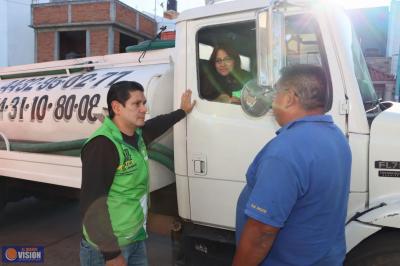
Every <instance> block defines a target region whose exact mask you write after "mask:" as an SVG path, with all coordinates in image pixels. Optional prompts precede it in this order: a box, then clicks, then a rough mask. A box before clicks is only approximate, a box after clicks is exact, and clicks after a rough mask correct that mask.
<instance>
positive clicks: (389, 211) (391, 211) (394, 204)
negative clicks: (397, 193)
mask: <svg viewBox="0 0 400 266" xmlns="http://www.w3.org/2000/svg"><path fill="white" fill-rule="evenodd" d="M357 220H358V221H360V222H362V223H367V224H370V225H377V226H382V227H391V228H400V200H399V199H397V200H396V201H386V202H383V204H381V207H380V208H376V209H374V210H371V211H370V212H367V213H365V214H364V215H362V216H360V217H358V218H357Z"/></svg>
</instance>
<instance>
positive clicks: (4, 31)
mask: <svg viewBox="0 0 400 266" xmlns="http://www.w3.org/2000/svg"><path fill="white" fill-rule="evenodd" d="M7 24H8V23H7V2H6V0H0V36H2V37H1V38H0V67H2V66H8V56H7V51H8V49H7V43H8V28H7V27H8V25H7Z"/></svg>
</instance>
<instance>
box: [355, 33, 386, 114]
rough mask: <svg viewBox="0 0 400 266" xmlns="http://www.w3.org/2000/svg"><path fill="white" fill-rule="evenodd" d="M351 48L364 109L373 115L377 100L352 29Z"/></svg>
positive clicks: (377, 109)
mask: <svg viewBox="0 0 400 266" xmlns="http://www.w3.org/2000/svg"><path fill="white" fill-rule="evenodd" d="M351 50H352V53H353V63H354V64H353V67H354V73H355V75H356V78H357V82H358V87H359V88H360V92H361V97H362V100H363V104H364V108H365V111H366V112H367V114H372V115H373V116H374V115H376V114H378V113H379V112H380V110H379V100H378V96H377V95H376V92H375V89H374V85H373V84H372V80H371V77H370V75H369V72H368V67H367V63H366V62H365V59H364V55H363V53H362V50H361V47H360V44H359V42H358V40H357V36H356V34H355V31H354V29H353V31H352V44H351Z"/></svg>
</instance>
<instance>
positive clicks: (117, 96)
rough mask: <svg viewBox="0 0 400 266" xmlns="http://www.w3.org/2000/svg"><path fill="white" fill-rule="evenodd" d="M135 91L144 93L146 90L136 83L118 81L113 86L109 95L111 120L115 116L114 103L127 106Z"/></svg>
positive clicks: (108, 105)
mask: <svg viewBox="0 0 400 266" xmlns="http://www.w3.org/2000/svg"><path fill="white" fill-rule="evenodd" d="M133 91H142V92H143V91H144V89H143V86H142V85H141V84H140V83H138V82H135V81H118V82H116V83H114V84H113V85H111V87H110V89H109V90H108V93H107V108H108V115H109V116H110V118H111V119H112V118H113V117H114V116H115V113H114V111H113V109H112V106H111V103H112V101H117V102H119V103H120V104H122V105H123V106H125V102H126V101H127V100H128V99H129V98H130V95H129V93H130V92H133Z"/></svg>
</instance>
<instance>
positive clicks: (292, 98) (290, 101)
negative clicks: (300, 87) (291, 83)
mask: <svg viewBox="0 0 400 266" xmlns="http://www.w3.org/2000/svg"><path fill="white" fill-rule="evenodd" d="M298 101H299V99H298V97H297V95H296V93H295V92H294V90H290V89H289V90H288V91H287V92H286V94H285V108H289V107H291V106H293V105H296V104H297V103H298Z"/></svg>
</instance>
